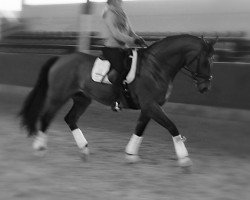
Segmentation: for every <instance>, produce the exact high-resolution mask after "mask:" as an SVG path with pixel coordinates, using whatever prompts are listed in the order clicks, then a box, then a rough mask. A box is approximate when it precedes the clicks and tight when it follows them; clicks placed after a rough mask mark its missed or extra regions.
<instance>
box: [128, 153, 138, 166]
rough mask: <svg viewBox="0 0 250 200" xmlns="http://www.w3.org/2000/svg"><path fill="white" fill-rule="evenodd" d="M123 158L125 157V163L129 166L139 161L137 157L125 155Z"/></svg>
mask: <svg viewBox="0 0 250 200" xmlns="http://www.w3.org/2000/svg"><path fill="white" fill-rule="evenodd" d="M125 157H126V160H127V162H128V163H130V164H133V163H137V162H139V161H140V160H141V159H140V157H139V156H138V155H131V154H126V155H125Z"/></svg>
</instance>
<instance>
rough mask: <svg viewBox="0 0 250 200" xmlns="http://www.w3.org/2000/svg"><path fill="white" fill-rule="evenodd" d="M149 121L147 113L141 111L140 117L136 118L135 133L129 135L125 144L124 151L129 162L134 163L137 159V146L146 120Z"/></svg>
mask: <svg viewBox="0 0 250 200" xmlns="http://www.w3.org/2000/svg"><path fill="white" fill-rule="evenodd" d="M149 121H150V117H148V116H147V115H145V114H143V113H142V112H141V113H140V117H139V119H138V120H137V125H136V129H135V133H134V134H133V135H132V136H131V138H130V140H129V143H128V144H127V146H126V149H125V153H126V159H127V160H128V162H130V163H134V162H137V161H139V156H138V152H139V148H140V145H141V142H142V139H143V137H142V136H143V133H144V130H145V128H146V126H147V125H148V122H149Z"/></svg>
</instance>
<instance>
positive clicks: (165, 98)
mask: <svg viewBox="0 0 250 200" xmlns="http://www.w3.org/2000/svg"><path fill="white" fill-rule="evenodd" d="M172 89H173V84H172V83H169V84H168V86H167V89H166V90H164V91H162V92H161V94H160V98H159V99H158V101H159V103H160V104H164V103H165V102H166V101H168V100H169V97H170V95H171V93H172Z"/></svg>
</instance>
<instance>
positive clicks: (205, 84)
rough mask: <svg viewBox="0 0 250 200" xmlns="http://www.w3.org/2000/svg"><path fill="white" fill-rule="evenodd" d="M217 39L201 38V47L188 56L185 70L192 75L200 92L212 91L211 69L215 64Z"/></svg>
mask: <svg viewBox="0 0 250 200" xmlns="http://www.w3.org/2000/svg"><path fill="white" fill-rule="evenodd" d="M217 40H218V37H217V38H216V39H210V40H205V39H204V38H203V37H201V41H200V42H201V45H199V47H198V48H197V49H195V50H193V49H192V51H190V52H191V53H189V54H188V58H187V63H186V66H185V67H184V69H186V70H187V71H189V72H190V73H191V77H192V78H193V80H194V81H195V83H196V85H197V88H198V90H199V92H201V93H204V92H207V91H209V90H210V88H211V80H212V78H213V76H212V72H211V67H212V64H213V55H214V44H215V43H216V42H217Z"/></svg>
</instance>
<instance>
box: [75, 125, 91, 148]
mask: <svg viewBox="0 0 250 200" xmlns="http://www.w3.org/2000/svg"><path fill="white" fill-rule="evenodd" d="M72 134H73V136H74V138H75V141H76V144H77V146H78V147H79V148H80V149H82V148H84V147H86V146H87V144H88V142H87V140H86V139H85V137H84V135H83V133H82V131H81V130H80V129H79V128H77V129H75V130H73V131H72Z"/></svg>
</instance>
